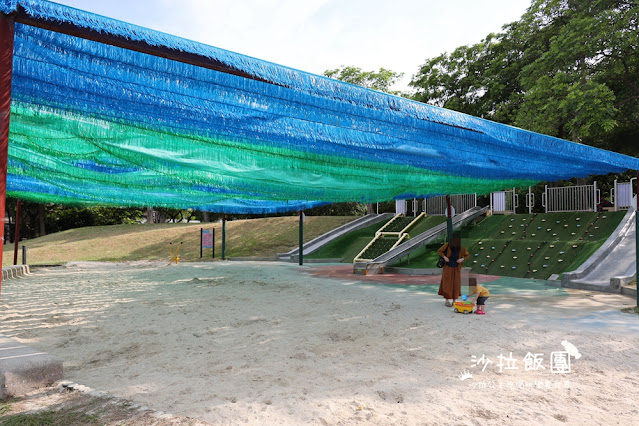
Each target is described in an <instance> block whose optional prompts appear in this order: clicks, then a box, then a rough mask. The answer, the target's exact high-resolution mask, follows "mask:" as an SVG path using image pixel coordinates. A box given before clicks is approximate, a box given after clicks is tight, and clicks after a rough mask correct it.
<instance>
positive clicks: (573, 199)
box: [541, 182, 601, 213]
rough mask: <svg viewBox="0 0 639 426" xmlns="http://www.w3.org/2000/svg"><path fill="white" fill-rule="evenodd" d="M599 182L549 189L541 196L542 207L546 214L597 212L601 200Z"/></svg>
mask: <svg viewBox="0 0 639 426" xmlns="http://www.w3.org/2000/svg"><path fill="white" fill-rule="evenodd" d="M600 195H601V193H600V191H599V190H598V189H597V182H595V183H593V184H592V185H577V186H563V187H558V188H548V185H546V189H545V191H544V193H543V194H542V195H541V205H542V206H543V207H545V208H546V213H554V212H596V211H597V204H598V200H599V198H600Z"/></svg>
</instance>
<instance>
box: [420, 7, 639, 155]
mask: <svg viewBox="0 0 639 426" xmlns="http://www.w3.org/2000/svg"><path fill="white" fill-rule="evenodd" d="M638 47H639V3H638V2H637V1H636V0H619V1H604V0H597V1H587V0H535V1H534V2H533V3H532V5H531V6H530V7H529V9H528V10H527V12H526V13H525V14H524V15H523V16H522V17H521V19H520V20H518V21H517V22H513V23H511V24H508V25H506V26H504V27H503V30H502V32H501V33H498V34H489V35H488V36H487V37H486V38H485V39H484V40H482V42H481V43H478V44H475V45H472V46H461V47H459V48H457V49H455V50H454V51H453V52H452V53H444V54H442V55H440V56H438V57H436V58H433V59H430V60H428V61H426V63H425V64H424V65H423V66H422V67H421V68H420V71H419V73H418V74H417V75H416V76H415V78H414V79H413V81H411V83H410V85H411V86H412V87H413V88H415V89H416V93H415V95H414V98H415V99H416V100H419V101H422V102H428V103H432V104H435V105H438V106H442V107H445V108H450V109H454V110H457V111H461V112H465V113H468V114H472V115H475V116H479V117H483V118H489V119H492V120H495V121H499V122H503V123H507V124H512V125H515V126H518V127H522V128H526V129H529V130H532V131H536V132H540V133H545V134H549V135H553V136H558V137H561V138H564V139H571V140H573V141H579V142H583V143H586V144H589V145H593V146H598V147H601V148H606V149H612V150H615V151H620V152H623V153H626V154H630V155H636V150H635V149H633V146H634V144H635V143H636V140H637V138H638V137H639V83H638V82H639V52H638V51H637V49H638Z"/></svg>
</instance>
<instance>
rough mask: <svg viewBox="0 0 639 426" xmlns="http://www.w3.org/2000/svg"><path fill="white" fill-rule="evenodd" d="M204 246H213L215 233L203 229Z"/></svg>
mask: <svg viewBox="0 0 639 426" xmlns="http://www.w3.org/2000/svg"><path fill="white" fill-rule="evenodd" d="M202 248H213V233H212V232H211V231H202Z"/></svg>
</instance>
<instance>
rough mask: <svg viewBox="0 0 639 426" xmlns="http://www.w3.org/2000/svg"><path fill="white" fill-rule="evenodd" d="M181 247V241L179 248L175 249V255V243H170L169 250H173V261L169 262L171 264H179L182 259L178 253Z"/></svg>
mask: <svg viewBox="0 0 639 426" xmlns="http://www.w3.org/2000/svg"><path fill="white" fill-rule="evenodd" d="M180 248H182V243H180V245H179V246H178V248H177V250H175V255H173V243H169V251H170V252H171V261H170V262H169V265H170V264H172V263H173V262H175V264H176V265H177V264H178V262H179V261H180V256H178V253H180Z"/></svg>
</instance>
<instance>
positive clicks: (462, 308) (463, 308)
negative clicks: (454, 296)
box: [453, 302, 475, 314]
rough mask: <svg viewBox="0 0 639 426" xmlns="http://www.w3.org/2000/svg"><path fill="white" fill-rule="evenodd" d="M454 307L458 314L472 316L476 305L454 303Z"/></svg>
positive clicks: (471, 303)
mask: <svg viewBox="0 0 639 426" xmlns="http://www.w3.org/2000/svg"><path fill="white" fill-rule="evenodd" d="M453 306H454V309H453V310H454V311H455V312H457V313H459V312H461V313H463V314H470V313H472V312H473V308H474V307H475V304H474V303H473V302H455V303H453Z"/></svg>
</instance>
